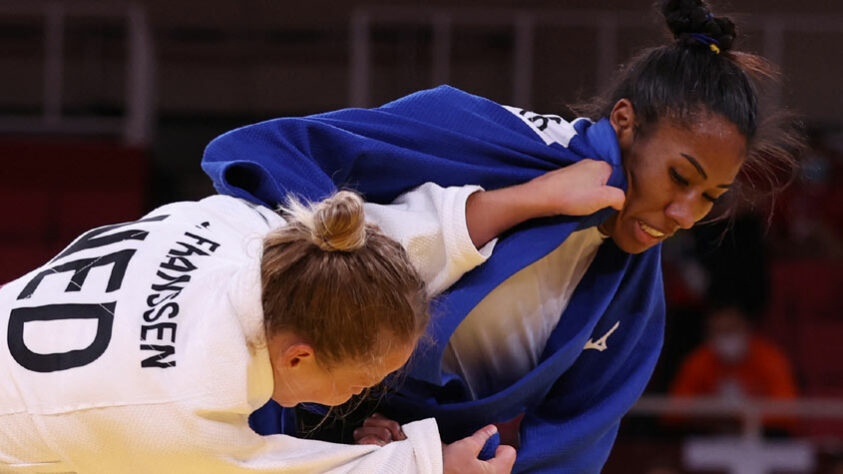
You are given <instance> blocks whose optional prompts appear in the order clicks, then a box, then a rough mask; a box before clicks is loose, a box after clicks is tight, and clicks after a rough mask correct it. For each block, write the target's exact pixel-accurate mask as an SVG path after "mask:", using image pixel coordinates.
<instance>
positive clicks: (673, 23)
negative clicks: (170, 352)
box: [661, 0, 735, 51]
mask: <svg viewBox="0 0 843 474" xmlns="http://www.w3.org/2000/svg"><path fill="white" fill-rule="evenodd" d="M661 10H662V15H664V18H665V21H667V27H668V28H670V31H671V32H672V33H673V37H674V38H676V40H677V41H678V42H679V43H680V44H683V45H686V46H694V45H702V46H707V44H705V43H701V42H700V41H699V39H698V38H695V37H694V35H700V34H701V35H705V36H708V37H709V38H711V39H712V40H714V41H716V42H717V47H718V48H719V49H720V50H722V51H727V50H729V49H731V48H732V43H733V42H734V41H735V24H734V22H732V20H730V19H729V18H727V17H716V16H714V15H712V14H711V11H710V10H709V8H708V5H706V4H705V2H703V1H702V0H664V1H663V2H662V7H661Z"/></svg>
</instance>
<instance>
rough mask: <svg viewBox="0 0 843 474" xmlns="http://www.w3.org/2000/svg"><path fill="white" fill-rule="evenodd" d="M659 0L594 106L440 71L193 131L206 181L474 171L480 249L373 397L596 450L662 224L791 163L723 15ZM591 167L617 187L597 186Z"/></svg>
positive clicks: (319, 191) (259, 422)
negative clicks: (388, 88) (433, 79)
mask: <svg viewBox="0 0 843 474" xmlns="http://www.w3.org/2000/svg"><path fill="white" fill-rule="evenodd" d="M700 11H702V13H703V14H702V15H700V14H699V13H700ZM662 13H663V14H664V15H665V17H666V18H667V22H668V26H669V27H670V28H671V30H672V32H673V33H674V36H675V39H676V41H675V42H674V43H671V44H668V45H665V46H662V47H659V48H655V49H653V50H651V51H649V52H648V53H646V54H644V55H642V56H639V57H638V59H636V60H635V61H633V62H632V63H631V64H630V65H629V66H628V67H627V68H626V69H625V71H624V72H623V73H622V74H621V77H620V80H619V81H618V84H617V85H616V87H615V88H614V89H613V90H612V91H611V93H610V94H608V95H607V96H606V97H604V98H603V99H602V100H599V101H597V102H596V103H595V105H594V110H593V111H591V112H592V113H590V115H591V116H593V117H594V119H595V120H596V121H592V120H589V119H577V120H574V121H572V122H567V121H565V120H563V119H562V118H560V117H558V116H555V115H540V114H536V113H533V112H530V111H525V110H522V109H518V108H515V107H507V106H502V105H500V104H497V103H495V102H493V101H490V100H487V99H484V98H481V97H477V96H474V95H471V94H469V93H466V92H463V91H460V90H457V89H455V88H452V87H448V86H441V87H438V88H435V89H431V90H427V91H422V92H418V93H415V94H412V95H409V96H407V97H404V98H402V99H399V100H397V101H394V102H392V103H389V104H386V105H384V106H381V107H378V108H374V109H346V110H339V111H335V112H330V113H325V114H319V115H313V116H308V117H303V118H283V119H277V120H270V121H267V122H263V123H259V124H256V125H251V126H247V127H244V128H240V129H237V130H233V131H231V132H228V133H226V134H224V135H222V136H220V137H218V138H217V139H215V140H214V141H213V142H211V144H210V145H209V146H208V148H207V150H206V152H205V156H204V159H203V168H204V169H205V171H206V172H207V173H208V174H209V175H210V176H211V178H212V179H213V181H214V184H215V186H216V188H217V189H218V190H219V191H220V192H221V193H226V194H232V195H235V196H239V197H243V198H245V199H248V200H251V201H254V202H258V203H262V204H267V205H275V204H276V203H278V202H279V201H280V200H281V199H282V198H283V197H284V196H285V195H286V194H287V193H288V192H293V193H296V194H299V195H301V196H303V197H304V198H307V199H311V200H316V199H319V198H321V197H324V196H325V195H327V194H329V193H331V192H333V191H334V190H335V189H336V188H338V187H350V188H353V189H355V190H358V191H360V192H362V193H363V194H364V195H365V197H366V199H367V200H368V201H371V202H376V203H390V202H392V201H393V200H395V199H396V198H399V197H400V196H402V195H403V194H404V193H411V192H413V190H414V189H416V188H417V187H418V186H420V185H422V184H424V183H429V182H432V183H436V184H438V185H440V186H462V185H465V184H472V185H479V186H482V187H483V188H484V189H485V190H486V191H480V192H477V193H475V194H474V195H473V196H472V197H471V198H469V200H468V203H467V204H466V208H465V212H466V216H465V219H466V222H467V224H466V225H467V229H468V232H469V234H470V235H471V238H472V241H474V243H475V244H477V246H478V247H480V246H482V245H484V244H486V243H487V242H488V241H489V240H491V239H492V238H493V237H495V236H498V237H499V238H498V240H497V241H496V243H495V246H494V250H493V251H492V254H491V256H490V257H489V258H488V260H487V261H485V263H483V264H482V265H480V266H478V267H477V268H475V269H474V270H473V271H471V272H470V273H468V274H466V275H465V276H463V277H462V278H461V279H460V280H459V281H458V282H456V283H455V284H454V285H453V286H451V287H450V289H449V290H448V291H447V292H445V293H444V294H442V295H441V296H440V297H439V298H438V300H437V302H436V305H435V307H434V310H433V314H434V315H436V316H435V317H434V319H433V321H432V322H431V325H430V327H429V329H428V333H429V335H430V336H431V338H430V341H431V342H430V343H429V344H426V345H422V346H420V347H419V349H417V351H416V354H415V355H414V357H413V359H411V363H410V365H409V366H408V367H407V374H406V376H405V377H403V378H402V381H401V384H400V385H399V386H398V387H397V392H396V393H393V394H390V395H389V396H388V397H387V398H386V399H385V400H383V402H382V406H381V407H380V408H379V410H380V411H381V412H382V413H384V414H385V415H386V416H388V417H391V418H394V419H396V420H398V421H402V422H404V421H408V420H410V419H418V418H424V417H429V416H432V417H435V418H436V419H437V422H438V423H439V426H440V430H441V432H442V436H443V440H444V441H446V442H447V441H450V440H453V439H457V438H460V437H464V436H466V435H468V434H470V433H471V432H472V431H473V430H475V429H477V428H479V427H481V426H483V425H484V424H487V423H502V422H506V421H508V420H513V419H516V420H520V422H519V437H518V439H517V440H516V441H517V443H518V444H519V446H518V458H517V461H516V466H515V470H516V471H518V472H555V473H559V472H570V473H596V472H599V471H600V470H601V468H602V466H603V464H604V463H605V461H606V459H607V457H608V455H609V452H610V449H611V446H612V444H613V442H614V440H615V437H616V434H617V431H618V426H619V423H620V420H621V417H622V416H623V415H624V414H625V413H626V412H627V411H628V410H629V408H630V407H631V406H632V404H633V403H634V402H635V400H636V399H637V398H638V397H639V396H640V395H641V393H642V392H643V390H644V388H645V387H646V385H647V381H648V379H649V377H650V375H651V373H652V371H653V368H654V366H655V364H656V361H657V359H658V354H659V351H660V348H661V345H662V339H663V331H664V316H665V308H664V297H663V289H662V275H661V269H660V247H661V242H662V241H663V240H664V239H666V238H668V237H670V236H671V235H673V234H674V233H675V232H676V231H678V230H680V229H687V228H690V227H691V226H693V225H694V224H695V223H697V222H698V221H700V220H701V219H702V218H703V217H704V216H706V215H707V214H708V213H709V211H710V210H711V209H712V207H713V205H714V202H715V201H717V200H718V199H719V198H720V197H721V195H723V194H724V193H727V191H729V190H730V189H732V190H735V191H737V189H736V188H739V187H740V185H741V181H742V178H743V175H739V171H740V170H741V168H742V167H744V165H747V166H746V167H747V168H749V167H751V168H752V169H753V170H756V172H759V170H760V171H763V170H765V169H769V168H771V167H774V166H780V165H782V164H784V165H789V164H792V163H793V158H792V155H791V152H790V151H789V150H790V149H788V148H787V147H786V146H785V145H787V144H788V143H795V141H794V139H793V137H794V134H793V131H792V130H791V129H790V128H789V127H788V125H787V124H775V123H770V124H769V125H767V124H762V122H761V120H760V115H761V114H762V113H763V112H762V111H759V109H758V105H757V98H756V94H755V87H756V86H755V82H754V81H755V76H754V73H755V72H758V69H757V65H758V64H762V70H763V68H764V66H763V60H762V59H761V58H758V57H756V56H752V55H748V54H739V55H736V54H733V53H732V52H731V51H730V49H731V43H732V40H733V39H734V24H733V23H732V22H731V21H730V20H729V19H728V18H723V17H714V16H712V15H711V14H710V13H709V12H708V10H707V7H706V6H705V5H704V4H703V3H702V2H700V1H698V0H696V1H695V0H687V1H669V2H665V3H664V4H663V8H662ZM753 68H756V69H753ZM762 72H763V71H762ZM765 127H767V128H766V129H765ZM770 127H772V128H770ZM770 132H772V133H770ZM767 136H776V137H777V138H778V140H779V141H777V142H773V141H770V140H767V139H765V138H764V137H767ZM762 150H763V153H762V152H761V151H762ZM592 160H596V162H595V161H592ZM606 164H608V166H607V165H606ZM562 185H564V186H565V187H561V186H562ZM605 185H608V187H610V188H618V189H621V190H623V192H624V196H622V197H621V198H620V199H619V201H618V199H617V197H616V196H612V195H611V191H610V190H609V197H606V195H605V192H607V190H606V186H605ZM595 189H600V190H601V191H600V192H601V193H604V194H603V195H601V196H602V197H601V198H599V199H597V198H592V201H591V204H592V207H593V205H594V203H600V205H599V206H598V207H604V206H608V205H610V204H611V205H613V206H614V207H616V208H620V210H619V211H616V210H615V209H613V208H612V207H604V208H602V209H598V208H595V209H591V208H590V207H589V206H588V205H581V206H579V207H577V203H580V204H581V201H582V200H583V199H585V200H586V201H587V200H588V199H587V198H584V197H583V196H588V195H589V194H588V192H592V195H594V194H593V192H594V190H595ZM589 190H590V191H589ZM735 191H733V192H729V194H737V193H736V192H735ZM572 200H573V201H577V202H575V203H572V202H571V201H572ZM539 202H540V204H537V203H539ZM586 204H588V203H586ZM548 209H555V210H556V211H555V212H548ZM571 209H574V211H571ZM513 282H518V284H519V285H520V286H517V287H513V285H514V283H513ZM530 282H532V283H530ZM548 282H549V283H548ZM525 283H526V284H525ZM531 285H532V286H531ZM508 286H509V289H507V287H508ZM556 286H558V287H559V288H560V289H559V290H558V292H556V293H554V291H555V290H554V288H556ZM534 287H536V288H539V290H540V292H541V293H542V294H541V295H538V296H535V295H530V294H529V293H531V291H530V288H534ZM525 288H526V289H527V291H525ZM496 292H501V293H500V294H498V295H496ZM548 292H549V293H548ZM533 293H535V291H533ZM521 296H523V297H524V299H525V301H527V303H525V305H526V308H525V309H519V308H520V306H518V302H519V298H520V297H521ZM513 301H515V304H513ZM507 305H509V306H507ZM486 309H489V310H490V311H491V312H492V313H494V312H495V311H498V313H499V314H488V315H487V313H486V312H485V311H486ZM510 310H511V311H512V312H509V311H510ZM557 310H558V311H557ZM501 311H502V312H503V313H504V314H500V312H501ZM554 311H556V312H555V313H554ZM513 321H516V324H515V325H514V327H515V329H514V330H513V331H514V332H510V329H511V327H512V322H513ZM510 334H511V335H512V337H509V336H508V335H510ZM289 416H290V414H289V412H285V413H282V414H279V412H278V411H277V410H275V409H273V407H266V408H265V409H264V410H262V411H261V412H258V413H256V414H255V415H254V416H253V426H254V427H256V429H258V431H265V432H271V431H273V430H281V429H284V430H288V431H289V430H291V427H290V426H289V423H288V424H287V425H286V426H282V425H284V423H282V422H281V421H282V420H286V421H287V422H289Z"/></svg>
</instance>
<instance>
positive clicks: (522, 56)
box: [512, 12, 535, 109]
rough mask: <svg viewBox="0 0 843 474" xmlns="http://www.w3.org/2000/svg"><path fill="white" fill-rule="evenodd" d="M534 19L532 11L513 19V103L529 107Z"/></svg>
mask: <svg viewBox="0 0 843 474" xmlns="http://www.w3.org/2000/svg"><path fill="white" fill-rule="evenodd" d="M534 36H535V19H534V17H533V14H532V13H527V12H522V13H519V14H518V17H517V18H516V20H515V51H514V52H513V54H514V55H513V58H512V59H513V61H512V69H513V74H514V77H513V81H512V101H513V104H515V105H517V106H519V107H523V108H525V109H530V108H531V107H532V97H533V49H534V41H533V37H534Z"/></svg>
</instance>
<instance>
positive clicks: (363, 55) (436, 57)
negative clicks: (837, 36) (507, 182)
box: [348, 5, 843, 108]
mask: <svg viewBox="0 0 843 474" xmlns="http://www.w3.org/2000/svg"><path fill="white" fill-rule="evenodd" d="M735 16H736V17H738V18H740V19H741V23H742V26H743V27H745V28H747V29H753V30H760V31H761V33H762V35H763V47H762V51H760V53H761V54H762V55H764V56H765V57H766V58H767V59H769V60H771V61H772V62H773V63H775V64H782V60H783V58H784V48H785V36H786V35H785V33H787V32H843V18H842V17H839V16H836V17H835V16H817V15H786V16H785V15H772V14H770V15H768V14H736V15H735ZM408 24H409V25H418V26H428V27H430V28H431V31H432V48H431V59H432V64H433V67H432V73H431V78H430V85H431V86H433V85H439V84H443V83H447V82H449V79H450V60H451V59H450V55H451V49H452V48H451V45H452V34H451V33H452V31H454V30H455V29H457V28H460V27H461V26H471V25H483V26H504V27H510V32H511V34H512V37H513V42H514V47H513V49H512V58H511V61H512V68H511V70H512V75H513V81H512V83H513V86H512V103H513V104H517V105H518V106H519V107H526V108H530V107H531V106H532V104H530V98H531V97H532V88H533V66H534V65H533V52H534V47H535V43H534V37H535V31H536V27H537V26H557V27H563V28H564V27H586V28H593V29H594V30H596V32H597V41H595V44H594V51H593V52H594V55H595V56H594V57H595V58H597V62H596V66H595V67H596V71H595V76H594V77H596V78H597V86H599V87H602V86H605V85H607V84H608V83H609V82H610V79H611V76H612V74H613V72H614V71H615V69H616V67H617V65H618V63H619V61H620V59H621V58H619V57H618V48H617V44H618V32H619V30H620V29H621V28H629V27H644V28H653V29H655V28H657V27H660V25H658V24H657V23H656V22H655V21H654V18H653V14H652V13H651V12H650V11H641V10H635V11H618V10H558V9H520V8H481V7H475V8H470V7H467V8H447V7H413V6H383V5H378V6H364V7H359V8H357V9H356V10H355V11H354V13H353V15H352V17H351V25H350V41H349V43H350V50H349V55H350V61H349V86H348V87H349V92H348V94H349V105H350V106H352V107H369V106H372V105H375V104H372V103H371V101H370V99H371V97H370V94H369V91H370V85H371V78H370V75H371V71H372V69H373V68H372V57H371V43H372V41H371V31H372V28H373V27H377V26H389V25H408ZM770 95H771V97H774V98H775V99H777V100H778V99H780V96H781V90H776V91H770Z"/></svg>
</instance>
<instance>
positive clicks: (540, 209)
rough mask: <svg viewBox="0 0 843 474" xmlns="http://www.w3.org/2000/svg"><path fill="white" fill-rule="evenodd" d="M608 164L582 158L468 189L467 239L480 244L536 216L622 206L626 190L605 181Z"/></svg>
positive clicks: (578, 212) (609, 173)
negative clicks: (502, 184) (499, 184)
mask: <svg viewBox="0 0 843 474" xmlns="http://www.w3.org/2000/svg"><path fill="white" fill-rule="evenodd" d="M611 174H612V167H611V166H610V165H609V164H608V163H606V162H603V161H595V160H590V159H584V160H582V161H579V162H577V163H575V164H573V165H570V166H566V167H565V168H560V169H557V170H554V171H550V172H548V173H545V174H543V175H541V176H539V177H537V178H534V179H532V180H530V181H528V182H526V183H522V184H518V185H515V186H510V187H508V188H501V189H495V190H493V191H480V192H477V193H474V194H472V195H471V196H470V197H469V198H468V201H467V202H466V206H465V214H466V215H465V219H466V225H467V226H468V233H469V235H470V236H471V241H472V242H473V243H474V245H476V246H477V247H478V248H480V247H481V246H483V245H484V244H486V242H488V241H490V240H492V239H493V238H495V237H497V236H498V235H500V234H501V233H503V232H506V231H507V230H509V229H511V228H512V227H515V226H516V225H518V224H520V223H522V222H524V221H526V220H529V219H533V218H536V217H546V216H555V215H569V216H585V215H589V214H592V213H594V212H597V211H598V210H600V209H603V208H606V207H612V208H614V209H616V210H620V209H621V208H622V207H623V205H624V200H625V196H624V192H623V190H621V189H618V188H615V187H612V186H607V185H606V182H607V181H608V180H609V177H610V176H611Z"/></svg>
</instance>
